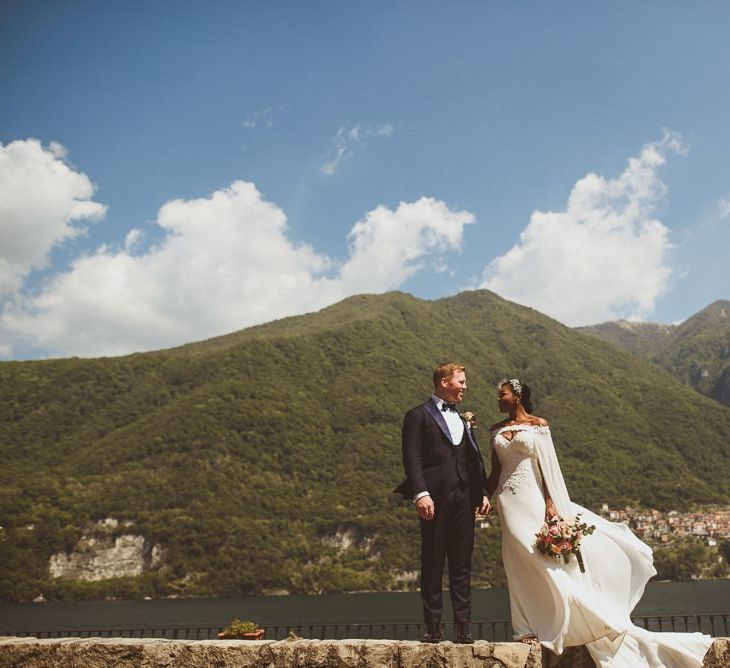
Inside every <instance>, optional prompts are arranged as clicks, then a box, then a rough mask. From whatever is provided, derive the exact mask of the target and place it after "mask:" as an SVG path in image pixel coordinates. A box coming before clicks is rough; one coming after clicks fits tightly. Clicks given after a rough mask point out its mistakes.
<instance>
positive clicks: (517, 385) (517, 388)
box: [507, 378, 522, 396]
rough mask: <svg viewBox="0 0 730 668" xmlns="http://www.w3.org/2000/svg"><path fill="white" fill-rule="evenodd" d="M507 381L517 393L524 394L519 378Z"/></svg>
mask: <svg viewBox="0 0 730 668" xmlns="http://www.w3.org/2000/svg"><path fill="white" fill-rule="evenodd" d="M507 382H508V383H509V386H510V387H511V388H512V391H513V392H514V393H515V394H518V395H520V396H521V395H522V383H521V382H520V381H519V379H518V378H510V379H509V380H508V381H507Z"/></svg>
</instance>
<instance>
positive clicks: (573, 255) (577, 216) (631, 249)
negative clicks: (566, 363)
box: [481, 132, 686, 325]
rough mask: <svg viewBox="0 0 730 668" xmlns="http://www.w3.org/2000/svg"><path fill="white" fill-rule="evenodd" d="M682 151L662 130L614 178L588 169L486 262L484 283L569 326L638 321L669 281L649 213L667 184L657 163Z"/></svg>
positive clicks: (663, 241) (660, 230)
mask: <svg viewBox="0 0 730 668" xmlns="http://www.w3.org/2000/svg"><path fill="white" fill-rule="evenodd" d="M685 150H686V149H685V147H684V146H683V145H682V143H681V140H680V137H679V136H678V135H677V134H675V133H671V132H665V133H664V136H663V138H662V139H661V140H660V141H657V142H653V143H650V144H647V145H646V146H644V147H643V149H642V150H641V152H640V153H639V155H638V156H636V157H633V158H631V159H630V160H629V162H628V166H627V167H626V169H625V170H624V171H623V173H622V174H621V175H620V176H618V177H617V178H613V179H607V178H604V177H602V176H599V175H598V174H588V175H587V176H585V177H583V178H582V179H580V180H579V181H578V182H577V183H576V184H575V185H574V186H573V189H572V191H571V193H570V196H569V198H568V203H567V206H566V209H565V211H555V212H554V211H546V212H544V211H535V212H534V213H533V214H532V216H531V217H530V222H529V224H528V225H527V227H526V228H525V229H524V230H523V232H522V233H521V234H520V239H519V241H518V242H517V243H516V244H515V245H514V246H513V247H512V248H511V249H510V250H509V251H507V252H506V253H505V254H504V255H502V256H500V257H498V258H496V259H495V260H493V261H492V262H491V263H490V265H489V266H488V267H487V268H486V270H485V272H484V276H483V281H482V284H481V287H485V288H488V289H490V290H493V291H494V292H497V293H498V294H500V295H502V296H503V297H506V298H507V299H511V300H513V301H516V302H519V303H521V304H525V305H527V306H532V307H534V308H536V309H538V310H540V311H542V312H543V313H547V314H549V315H551V316H553V317H554V318H556V319H558V320H560V321H562V322H564V323H566V324H568V325H584V324H590V323H596V322H601V321H605V320H612V319H617V318H625V319H633V320H641V319H643V318H645V317H646V316H647V315H648V314H649V313H651V312H652V310H653V309H654V304H655V302H656V300H657V298H658V297H659V295H661V294H662V292H663V291H664V289H665V288H666V286H667V282H668V279H669V276H670V273H671V271H670V267H669V264H668V255H669V251H670V248H671V245H670V241H669V230H668V228H667V227H666V226H665V225H664V224H663V223H662V222H661V221H659V220H657V219H655V218H653V217H652V213H653V210H654V208H655V206H656V203H657V202H658V201H659V200H660V199H661V198H662V197H663V196H664V194H665V192H666V187H665V185H664V183H663V182H662V181H661V180H660V178H659V176H658V173H657V172H658V169H659V168H660V167H661V166H662V165H663V164H664V163H665V162H666V155H667V153H668V152H670V151H674V152H679V153H682V152H684V151H685Z"/></svg>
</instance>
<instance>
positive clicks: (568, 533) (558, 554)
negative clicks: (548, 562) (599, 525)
mask: <svg viewBox="0 0 730 668" xmlns="http://www.w3.org/2000/svg"><path fill="white" fill-rule="evenodd" d="M595 529H596V526H595V525H594V524H591V525H590V526H588V525H587V524H586V523H585V522H580V515H576V516H575V519H573V520H572V521H570V522H569V521H568V520H564V519H562V518H561V517H552V518H551V519H549V520H547V521H546V522H545V524H543V525H542V528H541V529H540V531H538V532H537V533H536V534H535V537H536V538H537V541H536V542H535V548H536V549H538V550H539V551H540V552H542V553H543V554H545V555H547V556H548V557H552V558H553V559H557V560H558V561H562V562H565V563H566V564H567V563H568V561H570V555H571V554H574V555H575V558H576V559H577V560H578V566H579V567H580V572H581V573H585V572H586V569H585V566H584V565H583V556H582V555H581V553H580V541H581V540H582V539H583V536H588V535H590V534H592V533H593V532H594V531H595Z"/></svg>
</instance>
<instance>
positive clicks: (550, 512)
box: [545, 497, 558, 520]
mask: <svg viewBox="0 0 730 668" xmlns="http://www.w3.org/2000/svg"><path fill="white" fill-rule="evenodd" d="M557 516H558V511H557V510H555V504H553V500H552V499H551V498H549V497H548V499H547V500H546V501H545V519H546V520H551V519H553V517H557Z"/></svg>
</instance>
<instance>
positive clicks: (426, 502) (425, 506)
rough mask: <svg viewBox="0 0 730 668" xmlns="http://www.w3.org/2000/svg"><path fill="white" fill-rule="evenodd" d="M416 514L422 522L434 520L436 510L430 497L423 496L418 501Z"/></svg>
mask: <svg viewBox="0 0 730 668" xmlns="http://www.w3.org/2000/svg"><path fill="white" fill-rule="evenodd" d="M416 512H417V513H418V516H419V517H420V518H421V519H422V520H432V519H433V514H434V512H435V508H434V505H433V499H432V498H431V497H430V496H422V497H421V498H420V499H418V501H416Z"/></svg>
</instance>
